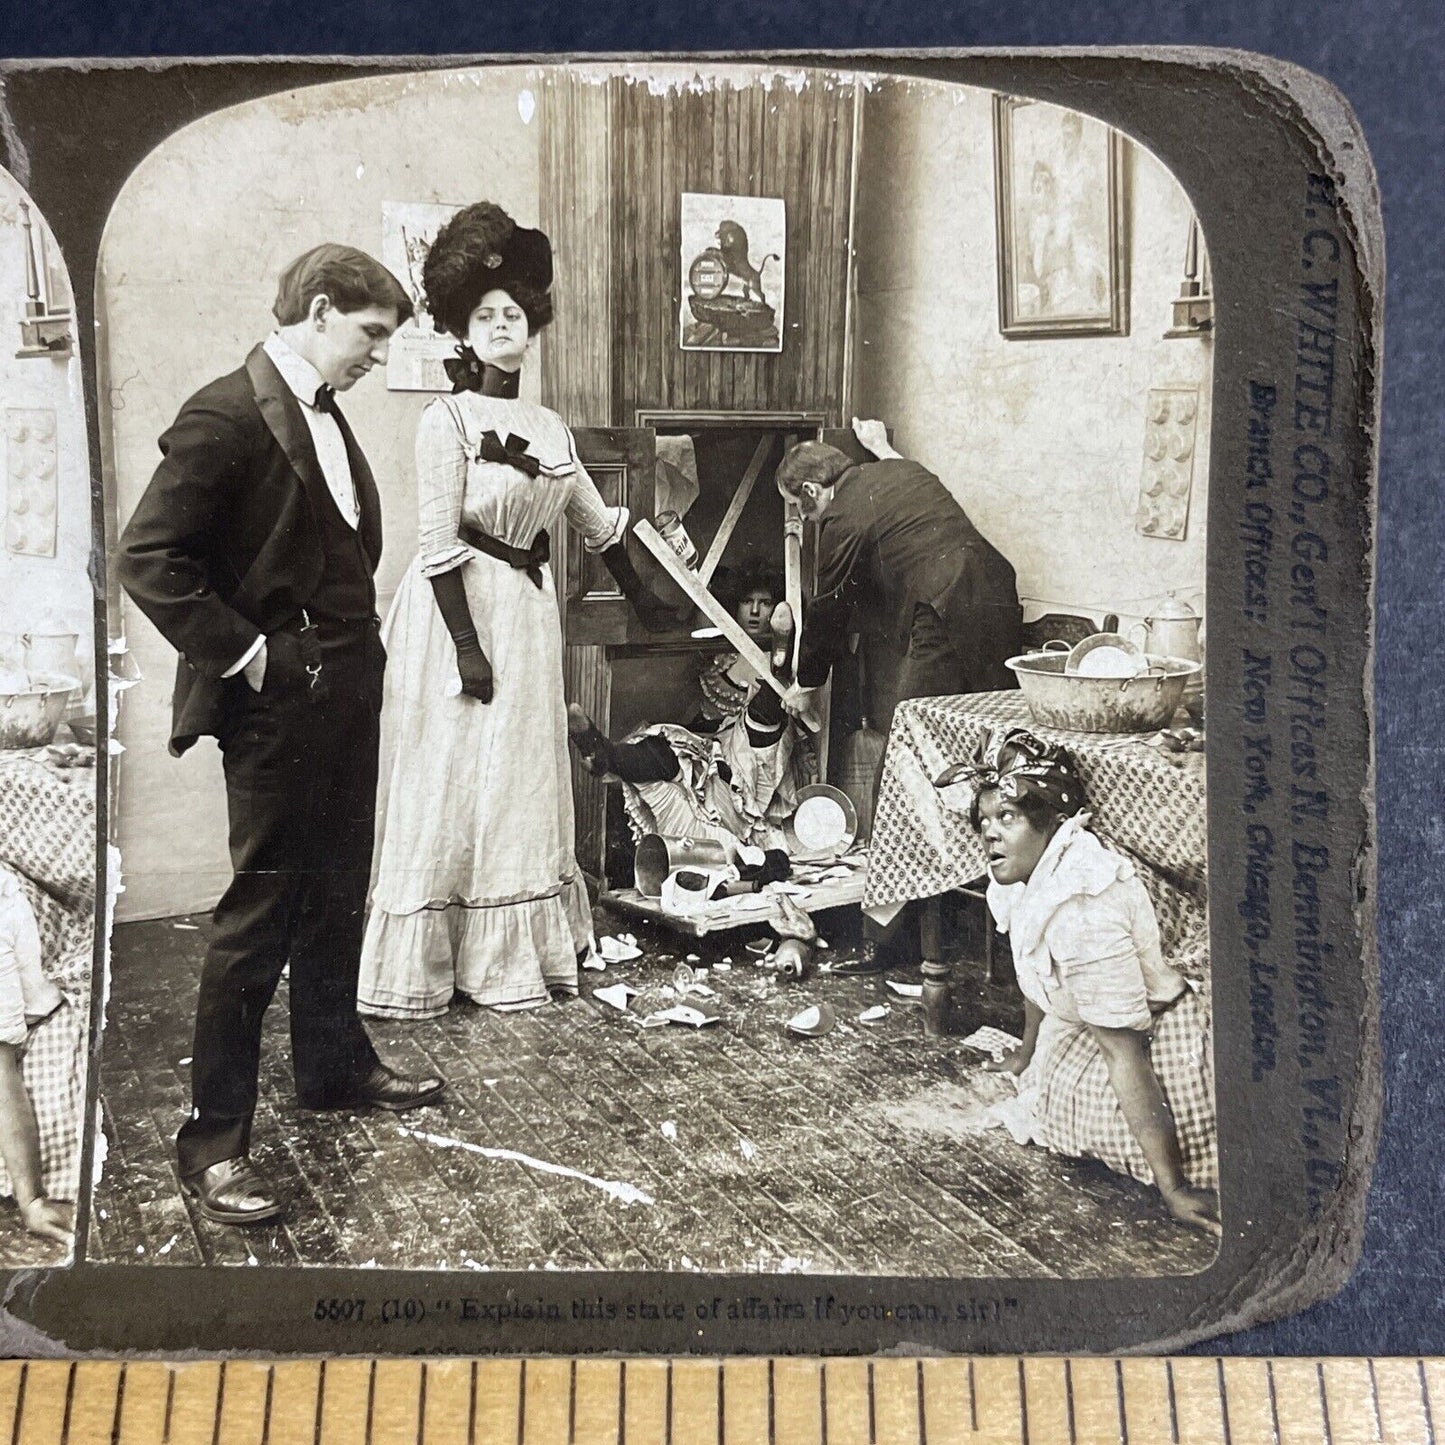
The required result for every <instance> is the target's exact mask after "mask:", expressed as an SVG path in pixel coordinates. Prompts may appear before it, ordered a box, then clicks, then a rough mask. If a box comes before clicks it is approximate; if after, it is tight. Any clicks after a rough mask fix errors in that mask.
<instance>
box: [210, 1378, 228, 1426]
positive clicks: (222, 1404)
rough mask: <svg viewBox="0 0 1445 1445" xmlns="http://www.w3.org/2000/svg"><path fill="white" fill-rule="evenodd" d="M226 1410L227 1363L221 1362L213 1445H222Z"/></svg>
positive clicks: (217, 1384)
mask: <svg viewBox="0 0 1445 1445" xmlns="http://www.w3.org/2000/svg"><path fill="white" fill-rule="evenodd" d="M225 1408H226V1362H225V1360H222V1361H221V1376H220V1378H219V1379H218V1380H217V1381H216V1418H215V1420H214V1421H213V1422H212V1424H211V1445H221V1411H222V1410H224V1409H225Z"/></svg>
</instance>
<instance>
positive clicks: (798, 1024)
mask: <svg viewBox="0 0 1445 1445" xmlns="http://www.w3.org/2000/svg"><path fill="white" fill-rule="evenodd" d="M837 1022H838V1015H837V1014H836V1013H834V1011H833V1006H832V1005H831V1004H826V1003H821V1004H814V1005H813V1006H812V1007H811V1008H805V1009H804V1010H803V1011H802V1013H799V1014H794V1015H793V1017H792V1018H790V1019H789V1020H788V1032H789V1033H794V1034H797V1035H798V1036H799V1037H800V1038H805V1039H820V1038H822V1037H823V1035H824V1034H826V1033H829V1032H831V1031H832V1028H833V1025H834V1024H836V1023H837Z"/></svg>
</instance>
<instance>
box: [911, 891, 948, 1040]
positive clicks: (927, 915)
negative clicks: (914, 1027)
mask: <svg viewBox="0 0 1445 1445" xmlns="http://www.w3.org/2000/svg"><path fill="white" fill-rule="evenodd" d="M918 937H919V943H920V944H921V945H922V953H923V962H922V966H921V967H922V973H923V1032H924V1033H925V1034H927V1035H928V1037H929V1038H939V1037H941V1036H943V1035H944V1034H946V1033H947V1032H948V998H949V984H950V982H951V980H952V977H953V968H952V966H951V965H950V964H948V963H947V962H945V960H944V957H943V905H942V900H941V899H939V898H925V899H924V900H923V912H922V914H921V916H920V917H919V920H918Z"/></svg>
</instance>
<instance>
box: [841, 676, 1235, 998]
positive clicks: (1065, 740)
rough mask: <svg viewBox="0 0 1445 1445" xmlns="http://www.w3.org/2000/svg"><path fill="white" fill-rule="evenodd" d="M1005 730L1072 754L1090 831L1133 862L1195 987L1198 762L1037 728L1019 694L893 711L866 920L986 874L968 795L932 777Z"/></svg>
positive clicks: (1200, 911) (1201, 938) (1126, 742)
mask: <svg viewBox="0 0 1445 1445" xmlns="http://www.w3.org/2000/svg"><path fill="white" fill-rule="evenodd" d="M1009 727H1026V728H1028V729H1029V730H1030V731H1032V732H1033V733H1035V734H1036V735H1037V736H1039V737H1040V738H1043V739H1044V740H1045V741H1048V742H1056V743H1061V744H1062V745H1063V746H1064V747H1066V748H1068V749H1069V751H1070V752H1071V753H1072V754H1073V756H1074V758H1075V760H1076V762H1077V764H1078V769H1079V776H1080V778H1081V779H1082V780H1083V783H1084V787H1085V788H1086V789H1087V790H1088V794H1089V803H1090V808H1091V810H1092V812H1093V815H1094V821H1093V825H1092V826H1093V830H1094V831H1095V832H1096V833H1097V834H1098V835H1099V836H1100V837H1101V838H1102V839H1104V840H1105V841H1106V842H1107V843H1109V844H1110V845H1111V846H1113V847H1114V848H1117V849H1118V850H1119V851H1120V852H1122V853H1126V854H1128V855H1129V856H1130V857H1131V858H1132V859H1133V860H1134V861H1135V862H1136V863H1137V864H1138V866H1139V875H1140V877H1141V878H1142V879H1143V882H1144V885H1145V887H1146V888H1147V889H1148V890H1149V895H1150V897H1151V898H1152V899H1153V901H1154V909H1155V912H1156V913H1157V914H1158V917H1159V929H1160V933H1161V935H1162V939H1163V944H1164V952H1165V956H1166V957H1167V958H1168V959H1169V961H1170V962H1171V963H1173V964H1174V965H1175V967H1177V968H1180V969H1181V970H1182V971H1183V972H1184V973H1185V974H1186V975H1188V976H1189V977H1191V978H1193V979H1195V980H1196V981H1199V980H1202V979H1203V978H1204V977H1205V976H1206V975H1207V972H1208V966H1209V956H1208V947H1209V944H1208V939H1209V935H1208V920H1207V914H1206V907H1207V901H1208V895H1207V890H1206V885H1205V868H1206V856H1205V838H1204V824H1205V807H1204V769H1203V758H1202V756H1201V755H1197V754H1195V755H1189V756H1188V757H1187V759H1186V765H1185V766H1183V767H1180V766H1176V765H1175V764H1174V763H1171V762H1169V761H1167V760H1166V757H1165V755H1164V754H1163V753H1162V752H1161V751H1160V750H1159V749H1158V748H1156V747H1151V746H1150V745H1149V744H1148V743H1146V742H1144V741H1142V740H1135V739H1130V738H1126V737H1123V736H1121V735H1117V734H1109V733H1078V732H1066V731H1064V730H1062V729H1059V728H1046V727H1040V726H1039V725H1038V724H1037V723H1035V722H1034V720H1033V717H1032V715H1031V714H1030V713H1029V710H1028V705H1027V704H1026V703H1025V702H1024V699H1023V695H1022V694H1021V693H1018V692H984V693H971V694H969V695H967V696H963V697H934V698H916V699H914V700H912V701H909V702H904V703H900V704H899V706H898V710H897V711H896V712H895V713H894V715H893V728H892V731H891V732H890V733H889V736H888V752H887V756H886V758H885V759H884V767H883V779H882V783H881V785H880V787H879V792H878V804H877V809H876V812H875V814H874V819H873V836H872V840H871V843H870V847H869V864H868V880H867V884H866V886H865V889H864V894H863V908H864V911H865V912H867V913H868V914H869V915H870V916H872V917H874V918H876V919H879V920H880V921H883V922H886V921H887V920H888V919H890V918H892V917H893V916H894V915H895V914H896V913H897V912H898V910H899V909H900V908H901V907H902V906H903V904H905V903H907V902H910V901H911V900H913V899H918V898H931V897H934V896H936V895H938V894H941V893H947V892H950V891H951V890H953V889H955V888H959V887H962V886H963V885H965V884H968V883H971V882H973V881H975V880H976V879H978V878H979V877H981V876H982V875H983V873H984V871H985V867H986V855H985V853H984V848H983V843H982V840H981V839H980V837H979V835H978V834H977V833H975V832H974V830H973V827H972V825H971V824H970V823H969V821H968V813H967V811H966V810H967V797H966V790H964V789H961V788H960V789H957V791H955V790H953V789H950V790H947V792H946V793H944V792H940V791H939V790H938V789H937V788H935V787H934V786H933V779H934V778H936V777H937V776H938V775H939V774H940V773H941V772H942V771H943V770H944V769H945V768H946V767H948V766H949V765H950V764H951V763H958V762H966V761H968V760H969V759H970V758H972V757H973V755H974V752H975V750H976V749H977V747H978V745H979V742H980V741H981V739H982V738H983V735H984V733H985V731H986V730H989V729H996V728H1009Z"/></svg>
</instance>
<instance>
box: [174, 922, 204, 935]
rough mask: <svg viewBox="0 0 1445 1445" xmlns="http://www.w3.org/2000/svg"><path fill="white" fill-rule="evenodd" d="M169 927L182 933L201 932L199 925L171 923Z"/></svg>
mask: <svg viewBox="0 0 1445 1445" xmlns="http://www.w3.org/2000/svg"><path fill="white" fill-rule="evenodd" d="M171 927H172V928H179V929H180V931H181V932H182V933H199V932H200V931H201V925H200V924H199V923H173V924H171Z"/></svg>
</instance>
